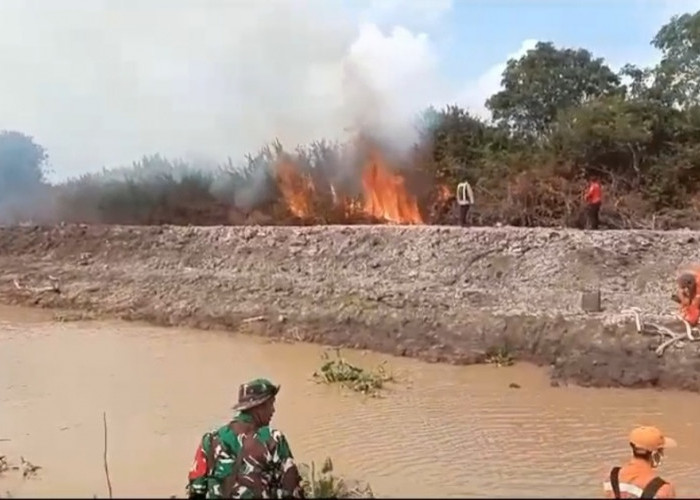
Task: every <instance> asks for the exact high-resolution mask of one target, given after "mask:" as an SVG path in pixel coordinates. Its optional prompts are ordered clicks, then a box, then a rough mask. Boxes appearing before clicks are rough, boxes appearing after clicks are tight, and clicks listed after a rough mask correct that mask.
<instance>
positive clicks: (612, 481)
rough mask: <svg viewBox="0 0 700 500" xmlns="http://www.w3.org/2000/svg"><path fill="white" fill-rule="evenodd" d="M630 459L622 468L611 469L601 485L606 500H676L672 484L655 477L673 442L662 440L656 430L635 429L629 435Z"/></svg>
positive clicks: (661, 434)
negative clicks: (665, 499)
mask: <svg viewBox="0 0 700 500" xmlns="http://www.w3.org/2000/svg"><path fill="white" fill-rule="evenodd" d="M629 443H630V447H631V448H632V459H631V460H630V461H629V462H628V463H627V464H625V465H623V466H622V467H613V469H612V470H611V471H610V476H609V478H608V479H607V481H605V482H604V483H603V490H604V491H605V497H606V498H676V490H675V488H674V487H673V485H672V484H671V483H669V482H667V481H664V480H663V479H661V478H660V477H659V476H657V475H656V472H655V471H654V469H656V468H657V467H658V466H659V464H660V463H661V459H662V458H663V457H664V450H665V449H666V448H674V447H675V446H676V441H675V440H673V439H671V438H669V437H665V436H664V435H663V433H662V432H661V431H660V430H659V429H657V428H656V427H637V428H636V429H633V430H632V432H630V435H629Z"/></svg>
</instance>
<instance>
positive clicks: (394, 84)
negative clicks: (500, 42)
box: [0, 0, 449, 206]
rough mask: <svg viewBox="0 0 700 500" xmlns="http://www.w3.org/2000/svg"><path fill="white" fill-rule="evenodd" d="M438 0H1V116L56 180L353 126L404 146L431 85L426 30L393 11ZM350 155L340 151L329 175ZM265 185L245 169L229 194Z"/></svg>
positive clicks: (238, 151)
mask: <svg viewBox="0 0 700 500" xmlns="http://www.w3.org/2000/svg"><path fill="white" fill-rule="evenodd" d="M447 6H449V1H445V0H442V1H436V2H434V3H429V2H422V1H419V0H412V1H410V0H409V1H408V2H405V1H404V2H398V1H394V2H375V1H359V0H358V1H357V2H344V1H342V0H304V1H293V0H269V1H265V2H261V1H259V0H243V1H238V2H222V1H214V0H210V1H201V0H149V1H148V2H136V1H126V2H123V1H121V0H93V1H92V2H90V7H89V8H88V7H86V4H85V3H84V2H83V1H82V0H62V1H61V2H55V5H54V2H28V1H25V0H3V1H2V2H0V46H2V47H3V49H4V50H3V51H2V52H0V64H1V65H2V68H3V78H1V79H0V129H8V130H18V131H22V132H25V133H27V134H29V135H31V136H33V137H34V138H35V140H36V141H37V142H38V143H40V144H41V145H42V146H44V147H46V149H47V150H48V152H49V154H50V164H51V166H52V167H53V176H52V180H55V181H62V180H64V179H66V178H67V177H73V176H76V175H80V174H83V173H85V172H90V171H92V172H94V171H97V170H99V169H101V168H102V167H103V166H107V167H118V166H125V165H130V164H131V163H132V162H133V161H134V160H137V159H139V158H141V157H142V156H143V155H152V154H161V155H163V156H165V157H167V158H192V157H197V158H200V159H201V158H205V159H206V160H207V161H206V162H201V161H200V162H197V164H198V165H200V164H202V163H210V164H211V163H216V164H221V163H224V162H225V161H226V159H227V158H232V159H233V162H234V163H235V164H237V163H239V162H238V160H239V159H241V160H242V159H243V158H244V155H246V154H248V153H251V152H252V153H253V154H254V153H255V152H256V151H258V150H259V148H260V147H261V146H263V145H264V144H266V143H269V141H271V140H274V139H278V140H279V141H280V142H281V143H282V144H283V145H284V146H285V149H288V150H292V151H293V150H294V148H295V147H296V146H297V145H300V144H301V145H303V144H309V143H311V142H313V141H316V140H319V139H324V140H329V141H341V142H342V141H347V140H349V139H351V138H353V137H357V136H358V135H363V136H369V137H372V138H373V139H374V140H375V141H376V142H378V143H381V144H382V145H383V146H384V147H386V148H387V149H391V150H392V151H395V152H401V151H406V150H407V149H408V148H409V147H410V146H411V145H412V144H413V143H414V142H415V141H416V140H417V131H416V129H415V127H414V124H413V118H414V117H415V114H416V113H417V112H418V111H420V110H421V109H424V108H425V106H427V105H429V104H433V103H435V102H436V101H437V99H438V96H440V95H441V93H442V92H441V90H442V89H441V87H440V85H439V82H437V80H436V79H435V74H436V71H435V65H436V59H435V56H434V52H433V49H432V47H431V44H430V40H429V37H428V36H427V35H425V34H416V33H414V31H411V30H409V29H406V28H403V27H400V26H398V27H397V26H395V25H398V24H401V23H402V22H403V21H405V20H407V16H410V17H411V20H412V21H415V20H416V19H418V18H423V19H430V18H431V16H430V15H429V13H436V15H437V14H438V13H440V12H443V11H444V10H445V8H446V7H447ZM378 7H379V8H378ZM377 19H379V20H380V21H384V24H382V25H381V26H378V25H376V24H373V21H375V20H377ZM387 20H391V22H390V23H387V22H386V21H387ZM419 28H420V27H419ZM28 32H31V33H32V35H31V36H26V33H28ZM355 163H357V159H356V158H353V155H351V154H350V153H347V154H344V155H343V157H342V158H339V159H336V161H335V162H334V165H335V168H337V170H338V171H337V172H334V174H333V175H334V176H335V177H337V178H339V179H343V178H345V177H348V176H349V175H350V173H349V171H348V170H347V168H346V167H347V166H348V165H354V164H355ZM224 184H225V183H222V182H219V181H217V182H216V183H215V185H214V186H213V188H212V189H213V191H216V192H217V193H219V194H220V193H221V192H223V190H224V189H225V188H226V187H227V186H226V185H224ZM268 185H269V175H266V174H265V172H263V171H261V172H258V173H256V174H254V175H253V179H252V180H251V182H249V183H248V185H247V186H246V188H245V190H244V191H242V192H241V191H240V190H239V192H236V193H235V194H236V200H237V203H240V204H241V205H245V206H252V205H254V204H255V203H256V202H257V201H258V200H259V199H260V198H261V197H263V198H264V197H265V196H266V195H267V194H269V193H267V186H268Z"/></svg>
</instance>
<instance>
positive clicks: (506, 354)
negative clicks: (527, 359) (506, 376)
mask: <svg viewBox="0 0 700 500" xmlns="http://www.w3.org/2000/svg"><path fill="white" fill-rule="evenodd" d="M486 362H487V363H489V364H493V365H496V366H499V367H500V366H512V365H513V364H514V363H515V358H514V357H513V355H512V354H511V353H510V351H509V350H508V348H506V347H499V348H497V349H493V350H491V351H490V352H488V353H487V354H486Z"/></svg>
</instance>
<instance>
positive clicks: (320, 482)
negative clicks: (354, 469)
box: [299, 457, 374, 498]
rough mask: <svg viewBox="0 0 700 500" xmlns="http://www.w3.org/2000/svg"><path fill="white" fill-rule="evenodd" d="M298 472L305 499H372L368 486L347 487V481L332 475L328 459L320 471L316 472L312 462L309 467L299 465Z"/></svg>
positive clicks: (331, 464)
mask: <svg viewBox="0 0 700 500" xmlns="http://www.w3.org/2000/svg"><path fill="white" fill-rule="evenodd" d="M299 471H300V473H301V478H302V486H303V487H304V492H305V493H306V498H374V494H373V492H372V488H370V486H369V484H365V485H361V484H359V483H355V484H352V485H349V484H348V482H347V481H345V480H344V479H342V478H340V477H338V476H336V475H335V474H333V461H332V460H331V459H330V457H327V458H326V460H325V461H324V462H323V467H321V470H320V471H317V470H316V464H315V463H314V462H313V461H312V462H311V465H309V464H300V465H299ZM317 472H318V473H317Z"/></svg>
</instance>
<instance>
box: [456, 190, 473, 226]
mask: <svg viewBox="0 0 700 500" xmlns="http://www.w3.org/2000/svg"><path fill="white" fill-rule="evenodd" d="M473 204H474V192H473V191H472V186H471V184H469V181H466V180H465V181H462V182H460V183H459V184H457V205H459V225H460V226H462V227H466V226H467V225H468V222H467V215H468V214H469V209H470V208H471V207H472V205H473Z"/></svg>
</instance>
